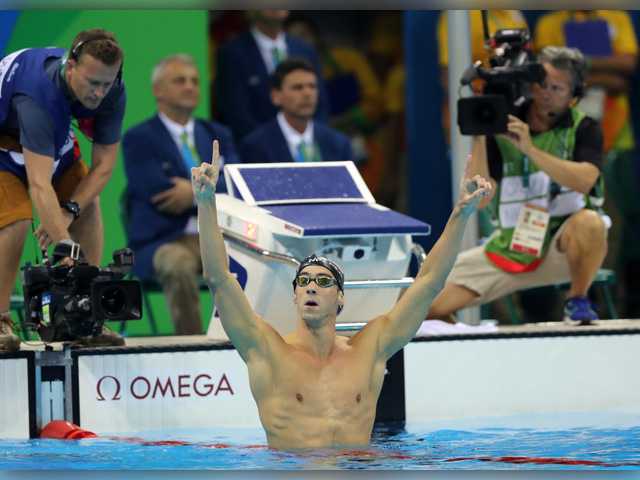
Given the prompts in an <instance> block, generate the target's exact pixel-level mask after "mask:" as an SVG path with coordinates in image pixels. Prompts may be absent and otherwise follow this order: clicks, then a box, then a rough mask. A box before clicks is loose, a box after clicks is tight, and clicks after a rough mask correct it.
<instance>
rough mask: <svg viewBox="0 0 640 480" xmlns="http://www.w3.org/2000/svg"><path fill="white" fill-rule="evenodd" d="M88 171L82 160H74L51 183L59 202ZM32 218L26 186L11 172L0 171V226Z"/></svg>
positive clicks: (67, 197) (63, 199)
mask: <svg viewBox="0 0 640 480" xmlns="http://www.w3.org/2000/svg"><path fill="white" fill-rule="evenodd" d="M87 173H89V169H88V168H87V166H86V165H85V164H84V162H82V161H76V162H73V164H71V166H70V167H69V168H68V169H67V170H66V171H65V172H64V173H63V174H62V175H61V176H60V177H59V178H58V179H57V180H56V181H55V182H54V183H53V189H54V191H55V192H56V195H57V197H58V200H59V202H60V203H63V202H66V201H68V200H69V199H70V198H71V195H73V192H74V191H75V189H76V187H77V186H78V183H80V180H82V179H83V178H84V177H86V176H87ZM32 218H33V214H32V205H31V198H29V191H28V190H27V186H26V185H25V184H24V183H23V182H22V180H20V178H18V177H16V176H15V175H14V174H13V173H10V172H4V171H0V228H3V227H6V226H7V225H11V224H12V223H15V222H17V221H19V220H31V219H32Z"/></svg>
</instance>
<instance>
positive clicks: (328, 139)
mask: <svg viewBox="0 0 640 480" xmlns="http://www.w3.org/2000/svg"><path fill="white" fill-rule="evenodd" d="M271 100H272V101H273V104H274V105H275V106H276V107H277V108H278V109H279V112H278V114H277V115H276V118H274V119H273V120H270V121H268V122H267V123H265V124H264V125H262V126H260V127H258V128H257V129H256V130H255V131H253V132H252V133H251V134H249V135H248V136H247V137H246V138H245V139H244V141H243V142H242V145H241V147H240V157H241V158H242V161H243V162H245V163H262V162H315V161H322V160H325V161H326V160H330V161H331V160H332V161H336V160H353V154H352V151H351V142H350V141H349V138H348V137H347V136H346V135H344V134H342V133H340V132H338V131H337V130H334V129H333V128H330V127H328V126H326V125H324V124H322V123H319V122H314V121H313V114H314V112H315V111H316V106H317V103H318V87H317V76H316V73H315V70H314V69H313V67H312V66H311V64H310V63H309V62H307V61H306V60H304V59H295V58H291V59H288V60H285V61H283V62H282V63H280V64H279V65H278V67H277V68H276V70H275V72H274V73H273V75H272V89H271Z"/></svg>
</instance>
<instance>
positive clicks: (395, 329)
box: [360, 163, 492, 360]
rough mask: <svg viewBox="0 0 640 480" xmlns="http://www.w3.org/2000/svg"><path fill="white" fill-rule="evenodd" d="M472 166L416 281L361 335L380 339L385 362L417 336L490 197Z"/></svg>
mask: <svg viewBox="0 0 640 480" xmlns="http://www.w3.org/2000/svg"><path fill="white" fill-rule="evenodd" d="M468 171H469V163H467V168H466V169H465V175H464V178H463V180H462V182H461V186H460V198H459V199H458V202H457V203H456V205H455V206H454V208H453V212H452V213H451V215H450V216H449V220H448V221H447V224H446V226H445V228H444V231H443V232H442V235H440V238H439V239H438V241H437V242H436V244H435V245H434V246H433V248H431V251H430V252H429V254H428V255H427V258H426V259H425V261H424V262H423V264H422V266H421V267H420V271H419V272H418V275H417V276H416V279H415V282H414V283H413V285H411V287H409V288H408V289H407V291H406V292H405V294H404V295H402V297H401V298H400V300H398V303H396V305H395V306H394V307H393V308H392V309H391V310H390V311H389V312H388V313H387V314H386V315H382V316H380V317H378V318H376V319H375V320H373V321H372V322H369V324H368V325H367V327H366V328H364V329H363V330H362V332H360V334H362V335H367V336H368V335H374V336H376V337H377V341H376V343H377V351H378V354H379V355H380V356H381V358H383V359H385V360H386V359H387V358H389V357H391V356H392V355H393V354H394V353H395V352H397V351H398V350H400V349H401V348H402V347H404V346H405V345H406V344H407V343H408V342H409V341H411V339H412V338H413V336H414V335H415V333H416V331H417V330H418V328H419V327H420V324H421V323H422V321H423V320H424V318H425V316H426V315H427V312H428V311H429V307H430V306H431V302H433V300H434V298H435V297H436V296H437V295H438V293H440V290H442V288H443V287H444V284H445V281H446V279H447V276H448V275H449V272H450V271H451V269H452V268H453V264H454V263H455V260H456V257H457V256H458V253H459V252H460V248H461V246H462V238H463V235H464V229H465V226H466V224H467V220H468V219H469V217H470V216H471V215H472V214H473V213H474V212H475V211H476V209H477V208H478V204H479V203H480V201H481V200H482V199H483V198H485V197H487V196H489V195H490V194H491V189H492V187H491V183H490V182H489V181H488V180H486V179H485V178H484V177H481V176H480V175H475V176H474V177H472V178H469V176H468Z"/></svg>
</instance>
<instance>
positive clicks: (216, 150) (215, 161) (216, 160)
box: [211, 140, 220, 172]
mask: <svg viewBox="0 0 640 480" xmlns="http://www.w3.org/2000/svg"><path fill="white" fill-rule="evenodd" d="M211 165H212V166H213V168H214V171H216V172H217V171H218V170H219V169H220V142H218V140H214V141H213V153H212V155H211Z"/></svg>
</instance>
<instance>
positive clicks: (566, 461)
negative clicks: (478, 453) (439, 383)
mask: <svg viewBox="0 0 640 480" xmlns="http://www.w3.org/2000/svg"><path fill="white" fill-rule="evenodd" d="M464 461H477V462H502V463H516V464H524V463H534V464H538V465H589V466H596V467H622V466H637V465H640V462H625V463H608V462H601V461H599V460H576V459H573V458H562V457H560V458H553V457H455V458H448V459H446V460H445V462H464Z"/></svg>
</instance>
